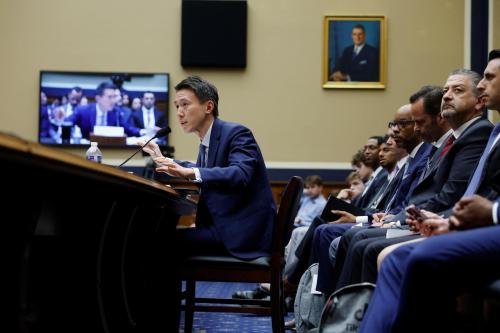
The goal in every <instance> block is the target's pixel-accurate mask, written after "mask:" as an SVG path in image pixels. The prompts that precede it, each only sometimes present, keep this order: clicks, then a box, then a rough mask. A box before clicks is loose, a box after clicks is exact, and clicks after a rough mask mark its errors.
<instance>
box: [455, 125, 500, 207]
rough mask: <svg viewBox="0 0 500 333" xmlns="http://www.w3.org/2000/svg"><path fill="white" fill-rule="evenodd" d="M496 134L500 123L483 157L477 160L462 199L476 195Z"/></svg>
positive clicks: (499, 130)
mask: <svg viewBox="0 0 500 333" xmlns="http://www.w3.org/2000/svg"><path fill="white" fill-rule="evenodd" d="M498 133H500V123H498V124H497V125H496V126H495V128H494V129H493V131H492V132H491V135H490V139H489V140H488V144H487V145H486V148H485V149H484V151H483V155H482V156H481V159H480V160H479V163H478V165H477V167H476V170H475V171H474V175H473V176H472V179H471V181H470V183H469V186H467V190H466V191H465V193H464V197H468V196H471V195H473V194H474V193H476V191H477V188H478V187H479V182H480V181H481V176H482V174H483V169H484V166H485V164H486V160H487V159H488V156H489V155H490V150H491V148H492V146H493V142H495V139H496V137H497V135H498Z"/></svg>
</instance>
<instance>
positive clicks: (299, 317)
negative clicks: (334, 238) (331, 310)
mask: <svg viewBox="0 0 500 333" xmlns="http://www.w3.org/2000/svg"><path fill="white" fill-rule="evenodd" d="M315 275H316V276H317V275H318V264H317V263H316V264H312V265H311V266H310V267H309V268H308V269H307V270H306V271H305V272H304V274H302V277H301V278H300V282H299V286H298V287H297V294H296V295H295V302H294V304H293V308H294V313H295V325H296V330H297V332H299V333H306V332H308V331H309V330H311V329H313V328H316V327H318V326H319V320H320V318H321V310H322V309H323V306H324V305H325V301H326V297H325V296H324V295H323V294H316V293H311V288H312V285H313V279H314V276H315Z"/></svg>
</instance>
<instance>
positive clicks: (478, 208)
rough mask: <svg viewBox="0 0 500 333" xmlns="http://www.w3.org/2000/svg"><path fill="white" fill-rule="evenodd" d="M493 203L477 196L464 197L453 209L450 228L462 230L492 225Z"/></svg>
mask: <svg viewBox="0 0 500 333" xmlns="http://www.w3.org/2000/svg"><path fill="white" fill-rule="evenodd" d="M492 209H493V203H492V202H491V201H489V200H488V199H486V198H483V197H481V196H479V195H473V196H471V197H464V198H462V199H460V200H459V201H458V202H457V203H456V204H455V207H453V215H452V216H451V217H450V228H452V229H457V230H462V229H470V228H477V227H483V226H487V225H492V224H493V216H492V214H491V211H492Z"/></svg>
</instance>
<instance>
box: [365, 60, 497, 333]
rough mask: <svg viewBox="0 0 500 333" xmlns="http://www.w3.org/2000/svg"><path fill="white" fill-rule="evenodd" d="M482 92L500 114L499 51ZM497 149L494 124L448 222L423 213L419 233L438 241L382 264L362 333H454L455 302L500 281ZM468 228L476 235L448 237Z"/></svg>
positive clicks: (415, 246)
mask: <svg viewBox="0 0 500 333" xmlns="http://www.w3.org/2000/svg"><path fill="white" fill-rule="evenodd" d="M477 89H478V90H479V93H480V96H481V99H482V100H484V102H485V104H486V107H487V108H488V109H492V110H497V111H499V112H500V50H493V51H491V52H490V55H489V62H488V66H487V67H486V69H485V71H484V76H483V79H482V80H481V82H479V84H478V85H477ZM499 142H500V124H497V125H496V126H495V128H494V129H493V131H492V133H491V135H490V137H489V140H488V143H487V145H486V148H485V149H484V151H483V153H482V155H481V159H480V160H479V163H478V164H477V166H476V167H475V170H474V173H473V174H472V177H471V179H470V180H469V183H468V186H467V189H466V191H465V193H464V197H463V198H462V199H461V200H460V201H459V202H458V203H457V204H456V205H455V207H454V208H453V211H452V215H451V217H450V218H449V219H447V218H442V217H441V216H438V215H436V214H431V213H429V212H424V214H425V215H426V217H427V218H428V219H427V220H424V221H423V222H422V227H421V228H420V229H421V230H422V231H423V232H424V233H425V234H426V235H428V236H432V235H435V234H436V235H438V236H436V237H431V238H429V239H426V240H424V241H421V242H416V243H412V244H407V245H403V246H401V247H399V248H397V249H396V250H394V252H392V253H391V254H389V255H388V256H387V257H386V258H385V260H384V261H383V262H382V266H381V270H380V274H379V276H378V279H377V288H376V290H375V294H374V296H373V298H372V300H371V302H370V306H369V307H368V311H367V313H366V315H365V317H364V319H363V323H362V327H361V331H362V332H422V331H426V332H431V331H432V332H444V331H452V330H453V328H452V324H453V321H452V320H451V317H452V314H453V312H454V311H453V310H454V308H453V305H454V297H456V296H457V295H459V294H460V293H461V292H463V291H464V290H469V289H473V288H475V287H478V286H481V285H484V284H485V283H487V282H488V281H491V280H493V279H497V278H499V277H500V269H499V267H500V266H499V265H498V257H499V256H500V228H499V227H498V221H499V220H500V211H499V208H498V205H499V204H500V196H499V194H500V166H499V163H500V148H499V146H500V144H499ZM474 194H478V195H474ZM470 228H478V229H476V230H467V231H461V232H458V233H455V232H452V233H448V232H449V231H451V230H452V229H453V230H463V229H470ZM443 233H446V234H445V235H439V234H443ZM424 311H425V312H424ZM429 314H430V315H429ZM423 318H424V319H423Z"/></svg>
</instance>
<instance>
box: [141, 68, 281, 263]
mask: <svg viewBox="0 0 500 333" xmlns="http://www.w3.org/2000/svg"><path fill="white" fill-rule="evenodd" d="M175 90H176V96H175V106H176V108H177V117H178V119H179V123H180V125H181V127H182V128H183V129H184V131H185V132H187V133H195V134H196V135H197V136H198V137H199V139H200V141H201V142H200V143H201V145H200V154H199V155H198V160H197V162H196V164H194V163H190V162H185V161H177V160H172V159H169V158H165V157H163V156H162V155H161V152H160V151H159V149H158V146H157V145H156V144H149V145H148V146H147V147H146V148H145V149H144V150H145V151H146V152H148V153H149V154H150V155H151V156H152V157H153V158H154V160H155V162H156V163H158V164H159V165H160V166H159V167H158V168H157V169H156V170H157V171H159V172H166V173H168V174H169V175H171V176H175V177H181V178H184V179H189V180H191V181H193V182H196V183H198V184H199V185H200V190H201V193H200V197H199V201H198V211H197V214H196V227H195V228H188V229H180V230H177V233H176V236H175V246H176V247H175V249H176V253H178V254H179V256H181V257H182V256H184V255H190V254H228V253H229V254H231V255H233V256H235V257H237V258H241V259H254V258H257V257H260V256H266V255H269V254H270V251H271V242H272V230H273V225H274V220H275V215H276V207H275V204H274V201H273V197H272V193H271V187H270V184H269V179H268V176H267V170H266V166H265V164H264V159H263V157H262V154H261V151H260V149H259V146H258V144H257V142H256V141H255V138H254V137H253V135H252V132H251V131H250V130H249V129H248V128H246V127H244V126H242V125H239V124H235V123H229V122H225V121H223V120H220V119H219V118H218V102H219V97H218V93H217V89H216V88H215V86H213V85H212V84H210V83H209V82H207V81H205V80H203V79H201V78H200V77H197V76H190V77H188V78H186V79H185V80H183V81H181V82H180V83H179V84H177V85H176V86H175Z"/></svg>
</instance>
